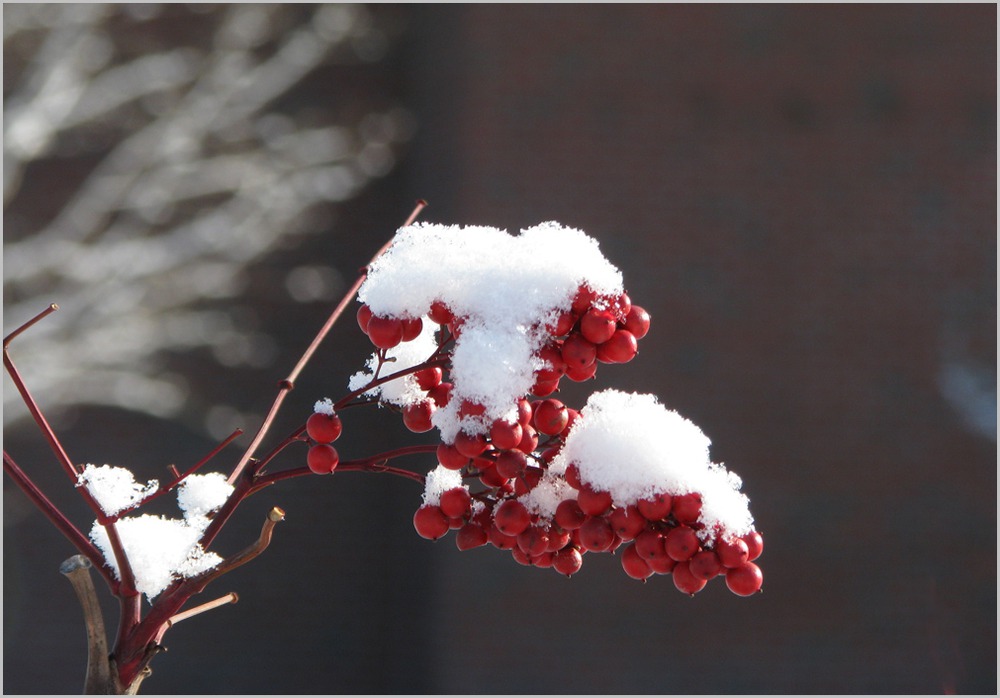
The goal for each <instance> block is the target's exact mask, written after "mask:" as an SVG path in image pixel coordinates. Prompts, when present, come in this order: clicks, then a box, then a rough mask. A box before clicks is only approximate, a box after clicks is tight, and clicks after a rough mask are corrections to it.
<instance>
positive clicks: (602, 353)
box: [597, 330, 639, 364]
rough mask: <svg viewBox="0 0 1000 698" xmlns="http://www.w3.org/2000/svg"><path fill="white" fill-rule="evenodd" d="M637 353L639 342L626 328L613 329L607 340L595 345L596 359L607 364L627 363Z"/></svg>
mask: <svg viewBox="0 0 1000 698" xmlns="http://www.w3.org/2000/svg"><path fill="white" fill-rule="evenodd" d="M638 353H639V343H638V342H636V341H635V336H634V335H633V334H632V333H631V332H629V331H628V330H615V333H614V334H613V335H611V337H610V338H609V339H608V341H606V342H604V343H603V344H600V345H598V347H597V360H598V361H602V362H604V363H607V364H627V363H628V362H629V361H631V360H632V359H634V358H635V355H636V354H638Z"/></svg>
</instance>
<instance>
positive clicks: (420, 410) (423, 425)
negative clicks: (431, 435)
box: [403, 400, 437, 434]
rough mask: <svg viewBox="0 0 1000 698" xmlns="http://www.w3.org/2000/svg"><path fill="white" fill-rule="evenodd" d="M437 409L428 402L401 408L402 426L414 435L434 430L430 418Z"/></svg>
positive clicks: (424, 401)
mask: <svg viewBox="0 0 1000 698" xmlns="http://www.w3.org/2000/svg"><path fill="white" fill-rule="evenodd" d="M436 409H437V408H436V407H435V406H434V403H433V402H432V401H430V400H423V401H421V402H417V403H414V404H412V405H407V406H406V407H404V408H403V424H405V425H406V428H407V429H409V430H410V431H412V432H414V433H416V434H422V433H424V432H425V431H430V430H431V429H433V428H434V424H433V423H432V422H431V416H432V415H433V414H434V411H435V410H436Z"/></svg>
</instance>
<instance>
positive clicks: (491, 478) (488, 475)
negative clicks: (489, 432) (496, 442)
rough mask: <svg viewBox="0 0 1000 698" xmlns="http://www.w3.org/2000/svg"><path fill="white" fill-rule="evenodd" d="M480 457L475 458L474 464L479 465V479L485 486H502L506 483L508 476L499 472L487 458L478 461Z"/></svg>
mask: <svg viewBox="0 0 1000 698" xmlns="http://www.w3.org/2000/svg"><path fill="white" fill-rule="evenodd" d="M479 461H480V459H479V458H477V459H476V464H477V465H478V466H479V481H480V482H481V483H483V484H484V485H486V486H487V487H504V486H505V485H506V484H507V480H508V478H506V477H504V476H503V475H501V474H500V471H498V470H497V469H496V465H495V464H494V463H493V462H492V461H489V460H486V461H485V462H482V463H480V462H479Z"/></svg>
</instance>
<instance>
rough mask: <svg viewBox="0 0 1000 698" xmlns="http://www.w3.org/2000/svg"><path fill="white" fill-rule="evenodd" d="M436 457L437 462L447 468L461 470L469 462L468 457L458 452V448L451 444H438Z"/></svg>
mask: <svg viewBox="0 0 1000 698" xmlns="http://www.w3.org/2000/svg"><path fill="white" fill-rule="evenodd" d="M437 459H438V463H440V464H441V465H443V466H444V467H446V468H448V469H449V470H461V469H462V468H464V467H465V466H467V465H468V464H469V457H468V456H467V455H465V454H463V453H460V452H459V450H458V449H457V448H455V447H454V446H453V445H451V444H438V447H437Z"/></svg>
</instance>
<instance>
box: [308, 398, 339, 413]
mask: <svg viewBox="0 0 1000 698" xmlns="http://www.w3.org/2000/svg"><path fill="white" fill-rule="evenodd" d="M313 412H315V413H316V414H325V415H327V416H330V417H332V416H333V415H335V414H336V412H335V411H334V409H333V400H331V399H330V398H328V397H325V398H323V399H322V400H317V401H316V404H315V405H313Z"/></svg>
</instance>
